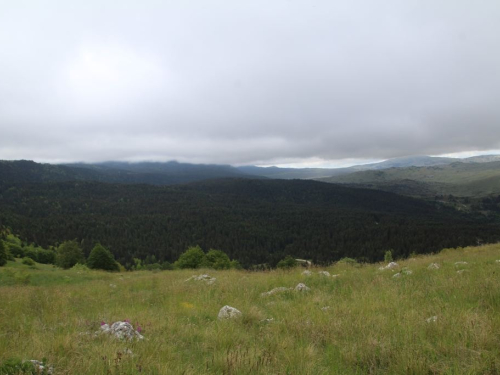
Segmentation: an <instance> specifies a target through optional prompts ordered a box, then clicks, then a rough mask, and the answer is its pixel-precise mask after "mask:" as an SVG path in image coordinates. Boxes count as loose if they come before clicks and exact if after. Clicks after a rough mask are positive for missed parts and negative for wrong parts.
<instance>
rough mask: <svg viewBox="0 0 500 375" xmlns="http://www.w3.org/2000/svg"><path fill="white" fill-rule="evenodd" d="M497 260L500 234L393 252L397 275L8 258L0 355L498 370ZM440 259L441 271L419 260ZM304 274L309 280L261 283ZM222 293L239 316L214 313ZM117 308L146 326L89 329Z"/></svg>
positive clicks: (174, 368) (67, 370)
mask: <svg viewBox="0 0 500 375" xmlns="http://www.w3.org/2000/svg"><path fill="white" fill-rule="evenodd" d="M496 259H500V245H491V246H483V247H478V248H465V249H457V250H445V251H443V252H441V253H439V254H437V255H432V256H421V257H417V258H413V259H408V260H405V261H401V262H399V264H400V266H402V267H408V268H409V269H411V270H412V271H413V273H412V274H411V275H403V276H402V277H400V278H393V275H394V273H396V272H398V270H396V271H391V270H385V271H379V270H378V267H380V265H354V266H353V265H349V264H340V263H338V264H336V265H334V266H332V267H328V268H326V270H328V271H329V272H330V273H332V274H338V275H339V276H338V277H336V278H327V277H324V276H320V275H318V274H317V273H315V274H313V275H312V276H309V277H307V276H304V275H302V274H301V272H302V269H300V268H296V269H293V270H291V271H271V272H265V273H250V272H245V271H207V270H205V271H203V272H208V273H209V274H210V275H211V276H214V277H216V278H217V281H216V283H215V284H213V285H206V284H205V283H203V282H201V281H189V282H185V280H186V279H187V278H189V277H190V276H191V275H193V274H195V273H199V272H193V271H166V272H158V273H151V272H133V273H122V274H117V273H104V272H98V271H90V272H83V271H71V270H69V271H62V270H58V269H55V268H51V267H49V266H41V265H37V269H31V268H29V267H27V266H22V267H21V266H20V265H19V264H18V263H16V264H13V263H9V265H8V266H7V267H3V268H2V269H0V285H1V286H0V298H1V302H0V361H3V360H6V359H8V358H13V357H17V358H24V359H41V358H46V359H47V362H49V363H50V364H52V365H53V366H54V367H55V371H56V374H499V373H500V263H497V262H495V260H496ZM457 261H466V262H467V263H468V264H466V265H455V262H457ZM434 262H436V263H438V264H439V265H440V269H437V270H430V269H428V268H427V267H428V265H429V264H430V263H434ZM462 269H463V270H464V271H463V272H461V273H457V271H458V270H462ZM9 270H10V271H9ZM12 270H18V271H19V270H20V271H22V272H25V273H27V274H29V275H30V278H29V283H30V284H29V285H25V284H22V283H19V282H16V281H15V280H14V279H13V277H12V275H10V276H9V275H8V273H9V272H12ZM317 270H319V269H313V271H317ZM299 282H304V283H305V284H306V285H307V286H309V287H310V288H311V291H309V292H295V291H286V292H281V293H277V294H274V295H271V296H267V297H262V296H261V295H260V294H261V293H262V292H266V291H268V290H271V289H272V288H274V287H279V286H285V287H294V286H295V285H296V284H298V283H299ZM224 305H230V306H233V307H236V308H238V309H239V310H241V311H242V313H243V315H242V317H241V318H240V319H236V320H228V321H219V320H217V313H218V311H219V309H220V308H221V307H222V306H224ZM433 316H437V320H436V321H435V322H434V321H430V322H427V319H428V318H430V317H433ZM270 318H273V319H274V320H272V321H266V319H270ZM124 319H129V320H130V321H131V323H132V324H133V325H134V326H136V325H140V326H141V328H142V329H143V331H142V334H143V335H144V336H145V339H144V340H143V341H137V342H123V341H117V340H114V339H113V338H111V337H108V336H103V335H99V336H94V335H93V333H94V332H95V331H98V330H99V326H100V322H101V321H106V322H113V321H117V320H124ZM130 351H131V352H132V354H130Z"/></svg>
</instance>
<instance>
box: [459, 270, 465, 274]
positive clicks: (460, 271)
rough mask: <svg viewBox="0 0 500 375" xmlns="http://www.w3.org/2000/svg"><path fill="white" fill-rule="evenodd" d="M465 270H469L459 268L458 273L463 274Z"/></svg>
mask: <svg viewBox="0 0 500 375" xmlns="http://www.w3.org/2000/svg"><path fill="white" fill-rule="evenodd" d="M465 271H467V270H458V271H457V273H459V274H462V273H464V272H465Z"/></svg>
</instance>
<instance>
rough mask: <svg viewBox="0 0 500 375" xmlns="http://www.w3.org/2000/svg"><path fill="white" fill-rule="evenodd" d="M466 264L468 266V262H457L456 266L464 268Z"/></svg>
mask: <svg viewBox="0 0 500 375" xmlns="http://www.w3.org/2000/svg"><path fill="white" fill-rule="evenodd" d="M465 264H468V263H467V262H455V266H463V265H465Z"/></svg>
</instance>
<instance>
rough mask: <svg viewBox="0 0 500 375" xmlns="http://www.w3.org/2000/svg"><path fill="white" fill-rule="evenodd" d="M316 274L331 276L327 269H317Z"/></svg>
mask: <svg viewBox="0 0 500 375" xmlns="http://www.w3.org/2000/svg"><path fill="white" fill-rule="evenodd" d="M318 274H319V275H322V276H326V277H330V276H331V275H330V272H328V271H319V272H318Z"/></svg>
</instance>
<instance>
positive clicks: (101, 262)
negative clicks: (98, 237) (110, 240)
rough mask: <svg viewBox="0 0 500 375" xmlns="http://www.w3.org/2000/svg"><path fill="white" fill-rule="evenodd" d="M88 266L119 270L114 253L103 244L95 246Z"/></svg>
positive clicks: (88, 260)
mask: <svg viewBox="0 0 500 375" xmlns="http://www.w3.org/2000/svg"><path fill="white" fill-rule="evenodd" d="M87 266H88V267H89V268H92V269H99V270H105V271H119V267H118V263H116V261H115V258H114V257H113V254H111V252H110V251H109V250H108V249H106V248H105V247H104V246H102V245H101V244H99V243H98V244H97V245H95V246H94V248H93V249H92V251H91V252H90V255H89V257H88V259H87Z"/></svg>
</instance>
